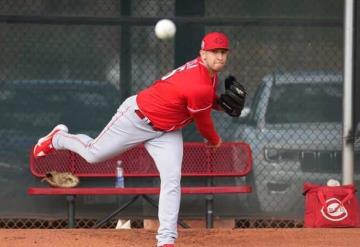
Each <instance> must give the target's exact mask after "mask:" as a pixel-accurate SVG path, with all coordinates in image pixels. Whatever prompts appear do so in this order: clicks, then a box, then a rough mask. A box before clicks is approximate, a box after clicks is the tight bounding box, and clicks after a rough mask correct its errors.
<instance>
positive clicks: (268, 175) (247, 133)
mask: <svg viewBox="0 0 360 247" xmlns="http://www.w3.org/2000/svg"><path fill="white" fill-rule="evenodd" d="M342 81H343V78H342V75H340V74H336V73H328V72H324V71H313V72H293V73H274V74H270V75H267V76H265V77H264V78H263V80H262V83H261V84H260V86H259V87H258V89H257V91H256V93H255V95H254V97H253V99H252V103H251V106H250V107H249V108H246V109H245V110H244V113H245V114H244V115H245V116H243V117H242V118H240V120H239V127H238V129H237V131H236V133H235V136H236V139H238V140H244V141H246V142H248V143H250V144H251V147H252V150H253V162H254V163H253V164H254V166H253V176H252V183H253V185H254V192H253V194H252V197H251V200H250V207H251V208H256V209H257V210H258V212H261V213H262V215H270V216H274V215H279V216H284V217H285V216H290V217H294V216H295V217H302V216H303V213H304V211H303V210H304V208H303V206H304V198H303V196H302V186H303V183H304V182H305V181H310V182H315V183H322V184H325V183H326V181H327V180H328V179H330V178H333V179H338V180H341V160H342V158H341V157H342V152H341V150H342V86H343V85H342ZM357 170H358V168H357ZM257 215H260V214H257Z"/></svg>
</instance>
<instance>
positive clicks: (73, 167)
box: [30, 142, 252, 177]
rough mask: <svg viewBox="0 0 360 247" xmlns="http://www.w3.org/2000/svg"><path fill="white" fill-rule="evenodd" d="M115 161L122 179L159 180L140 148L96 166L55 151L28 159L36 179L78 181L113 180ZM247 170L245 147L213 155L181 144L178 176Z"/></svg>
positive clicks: (229, 145)
mask: <svg viewBox="0 0 360 247" xmlns="http://www.w3.org/2000/svg"><path fill="white" fill-rule="evenodd" d="M117 160H122V162H123V166H124V176H125V177H158V176H159V173H158V171H157V169H156V166H155V164H154V161H153V159H152V158H151V156H150V155H149V154H148V152H147V151H146V149H145V147H144V145H139V146H136V147H134V148H132V149H130V150H128V151H126V152H124V153H122V154H121V155H118V156H117V157H115V158H113V159H110V160H107V161H104V162H99V163H96V164H89V163H87V162H86V161H85V160H84V159H83V158H81V157H80V156H79V155H77V154H75V153H73V152H70V151H57V152H53V153H51V154H49V155H47V156H45V157H41V158H37V159H35V158H34V157H33V155H30V170H31V172H32V174H33V175H34V176H37V177H44V176H45V174H46V173H47V172H50V171H58V172H72V173H73V174H75V175H77V176H78V177H114V176H115V166H116V161H117ZM251 166H252V154H251V149H250V146H249V145H248V144H247V143H244V142H225V143H223V144H222V145H221V146H220V147H219V148H218V149H216V151H213V150H212V149H210V148H208V147H207V146H206V145H205V144H204V143H199V142H186V143H184V157H183V164H182V176H208V177H220V176H245V175H246V174H248V173H249V172H250V170H251V168H252V167H251Z"/></svg>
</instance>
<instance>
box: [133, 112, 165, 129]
mask: <svg viewBox="0 0 360 247" xmlns="http://www.w3.org/2000/svg"><path fill="white" fill-rule="evenodd" d="M135 113H136V115H138V117H139V118H140V119H146V120H147V121H146V123H147V124H148V125H150V126H151V127H152V128H153V130H155V131H163V130H161V129H159V128H156V127H155V126H154V125H153V123H152V122H150V120H149V119H148V118H147V117H146V116H145V115H144V113H142V112H141V111H140V110H138V109H136V110H135Z"/></svg>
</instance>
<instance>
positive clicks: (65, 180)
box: [41, 171, 80, 188]
mask: <svg viewBox="0 0 360 247" xmlns="http://www.w3.org/2000/svg"><path fill="white" fill-rule="evenodd" d="M41 181H42V182H44V181H46V182H48V183H49V184H50V185H51V186H53V187H58V188H71V187H75V186H77V185H78V184H79V182H80V180H79V178H78V177H77V176H75V175H73V174H72V173H70V172H56V171H52V172H48V173H46V175H45V177H44V178H43V179H42V180H41Z"/></svg>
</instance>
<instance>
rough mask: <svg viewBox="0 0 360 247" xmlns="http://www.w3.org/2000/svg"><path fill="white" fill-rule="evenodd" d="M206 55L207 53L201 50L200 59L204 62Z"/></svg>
mask: <svg viewBox="0 0 360 247" xmlns="http://www.w3.org/2000/svg"><path fill="white" fill-rule="evenodd" d="M205 53H206V51H204V50H200V57H201V58H202V59H203V60H204V59H205Z"/></svg>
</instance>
